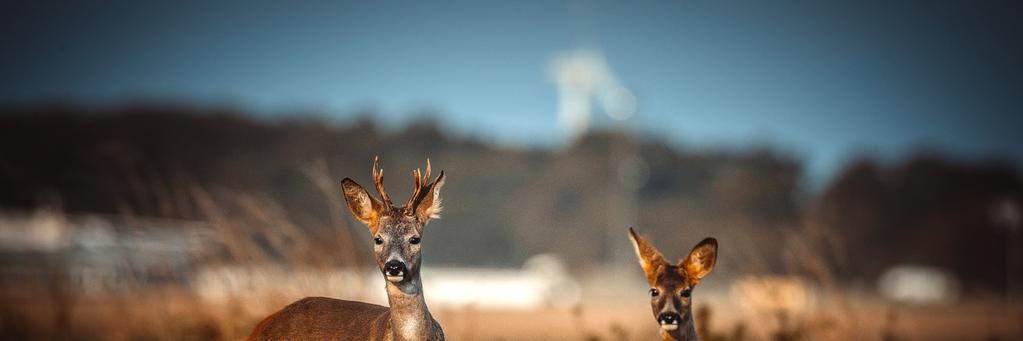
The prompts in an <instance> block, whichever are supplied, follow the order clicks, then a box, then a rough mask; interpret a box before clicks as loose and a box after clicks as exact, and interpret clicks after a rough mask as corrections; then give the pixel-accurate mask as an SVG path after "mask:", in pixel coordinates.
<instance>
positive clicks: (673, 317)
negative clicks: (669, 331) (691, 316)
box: [657, 313, 682, 324]
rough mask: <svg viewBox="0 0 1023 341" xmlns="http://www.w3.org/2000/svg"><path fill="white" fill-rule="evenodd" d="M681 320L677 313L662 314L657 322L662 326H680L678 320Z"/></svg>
mask: <svg viewBox="0 0 1023 341" xmlns="http://www.w3.org/2000/svg"><path fill="white" fill-rule="evenodd" d="M681 319H682V318H681V316H678V314H677V313H661V315H660V316H657V321H658V322H661V324H678V320H681Z"/></svg>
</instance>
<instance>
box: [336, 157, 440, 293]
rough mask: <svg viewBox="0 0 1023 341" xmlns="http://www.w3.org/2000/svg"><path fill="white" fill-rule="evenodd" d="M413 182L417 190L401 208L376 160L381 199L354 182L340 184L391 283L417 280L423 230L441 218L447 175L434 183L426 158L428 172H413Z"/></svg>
mask: <svg viewBox="0 0 1023 341" xmlns="http://www.w3.org/2000/svg"><path fill="white" fill-rule="evenodd" d="M412 179H413V181H414V183H415V187H414V188H413V190H412V195H411V196H410V197H409V199H408V200H407V201H405V204H404V205H402V206H394V205H393V204H392V203H391V199H390V197H388V195H387V192H386V191H384V171H383V170H382V169H380V164H379V161H378V159H377V158H374V159H373V183H374V185H375V187H376V190H377V193H378V194H380V199H377V198H374V197H373V196H371V195H370V194H369V192H366V190H365V189H363V188H362V186H359V184H357V183H355V181H352V179H349V178H345V179H344V180H342V181H341V189H342V190H343V191H344V195H345V201H347V202H348V209H349V210H351V211H352V215H354V216H355V218H356V219H358V220H359V221H361V222H362V223H363V224H366V226H367V227H369V232H370V233H371V234H372V235H373V244H374V246H373V253H374V254H375V255H376V257H375V258H376V261H377V265H378V266H379V267H380V272H382V273H383V275H384V278H386V279H387V281H388V282H391V283H394V284H399V285H400V284H403V283H406V282H407V281H409V280H410V279H412V278H418V274H419V267H420V265H421V264H422V257H421V256H422V249H421V244H420V243H421V241H422V238H423V227H425V226H426V223H427V222H429V221H430V219H433V218H438V217H439V214H440V188H441V186H444V172H443V171H441V172H440V176H438V177H437V180H436V181H433V182H432V183H431V182H430V160H429V159H427V160H426V173H425V174H423V173H420V172H419V169H416V170H413V171H412Z"/></svg>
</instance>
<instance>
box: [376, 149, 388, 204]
mask: <svg viewBox="0 0 1023 341" xmlns="http://www.w3.org/2000/svg"><path fill="white" fill-rule="evenodd" d="M373 184H374V185H376V188H377V193H380V199H381V200H383V201H384V207H385V209H390V208H391V198H390V197H388V196H387V192H385V191H384V170H383V169H380V158H379V157H377V156H374V157H373Z"/></svg>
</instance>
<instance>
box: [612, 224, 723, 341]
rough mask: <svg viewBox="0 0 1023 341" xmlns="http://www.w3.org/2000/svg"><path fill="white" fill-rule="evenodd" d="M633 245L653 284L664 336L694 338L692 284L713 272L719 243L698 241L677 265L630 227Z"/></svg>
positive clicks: (653, 301) (653, 299) (656, 314)
mask: <svg viewBox="0 0 1023 341" xmlns="http://www.w3.org/2000/svg"><path fill="white" fill-rule="evenodd" d="M629 237H630V239H632V246H633V247H635V249H636V256H638V257H639V265H640V266H642V267H643V272H644V273H645V274H646V280H647V282H649V283H650V307H651V308H653V311H654V318H655V319H657V323H658V324H660V325H661V330H660V332H661V339H663V340H680V341H681V340H686V341H694V340H698V339H699V338H698V337H697V335H696V326H695V325H694V324H693V306H692V303H693V301H692V294H693V287H695V286H696V284H697V283H700V279H702V278H703V277H704V276H706V275H707V274H708V273H710V270H711V269H713V268H714V262H715V261H716V260H717V252H718V242H717V240H716V239H714V238H707V239H704V240H703V241H701V242H700V243H699V244H696V247H694V248H693V250H692V251H690V252H689V255H688V256H686V258H685V259H683V260H682V261H679V262H678V264H672V263H669V262H668V261H667V260H666V259H665V258H664V255H662V254H661V252H660V251H657V248H655V247H654V245H653V244H651V243H650V241H649V240H647V239H646V237H643V236H642V235H640V234H638V233H636V231H634V230H633V229H632V228H631V227H630V228H629Z"/></svg>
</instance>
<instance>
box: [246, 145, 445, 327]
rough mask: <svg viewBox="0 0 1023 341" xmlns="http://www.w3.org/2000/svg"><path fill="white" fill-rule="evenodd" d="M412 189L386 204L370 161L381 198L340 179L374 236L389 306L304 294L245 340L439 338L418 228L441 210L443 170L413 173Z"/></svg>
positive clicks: (356, 212) (378, 175)
mask: <svg viewBox="0 0 1023 341" xmlns="http://www.w3.org/2000/svg"><path fill="white" fill-rule="evenodd" d="M412 178H413V179H414V180H415V188H414V189H413V192H412V196H411V197H410V198H409V199H408V201H406V202H405V205H404V206H401V207H396V206H393V205H392V204H391V200H390V198H389V197H388V196H387V192H385V191H384V172H383V170H381V169H380V166H379V163H378V161H377V159H375V158H374V160H373V182H374V184H375V185H376V190H377V192H378V193H379V194H380V200H378V199H376V198H374V197H372V196H370V195H369V193H368V192H366V190H365V189H363V188H362V186H359V184H357V183H355V181H352V180H351V179H349V178H345V179H344V180H342V181H341V188H342V190H343V191H344V196H345V200H346V201H347V202H348V208H349V209H350V210H351V211H352V215H354V216H355V218H356V219H358V220H359V221H361V222H363V223H364V224H366V226H368V227H369V231H370V232H371V233H372V234H373V242H374V243H375V244H376V245H375V246H374V247H373V253H374V254H376V261H377V265H378V266H379V267H380V272H381V273H382V274H383V276H384V279H386V283H387V284H386V287H387V300H388V302H389V304H390V308H388V307H383V306H379V305H374V304H369V303H362V302H355V301H345V300H339V299H333V298H326V297H307V298H303V299H301V300H299V301H296V302H295V303H292V304H290V305H288V306H287V307H284V309H281V310H280V311H278V312H276V313H274V314H273V315H270V316H269V317H267V318H266V319H264V320H263V321H262V322H260V323H259V325H257V326H256V328H255V330H254V331H253V332H252V335H251V336H249V340H444V331H443V330H441V327H440V324H438V323H437V321H435V320H434V319H433V316H432V315H430V310H429V309H427V307H426V301H425V300H424V299H423V285H422V281H421V279H420V275H419V269H420V265H421V264H422V258H421V254H422V250H421V245H420V242H421V240H422V239H421V238H422V236H423V227H424V226H426V223H427V222H428V221H429V220H430V219H431V218H437V217H438V214H439V213H440V196H439V194H440V188H441V186H443V185H444V172H443V171H442V172H440V176H438V177H437V180H436V181H434V182H433V183H430V160H429V159H427V160H426V174H421V173H420V172H419V169H416V170H414V171H413V172H412Z"/></svg>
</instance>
